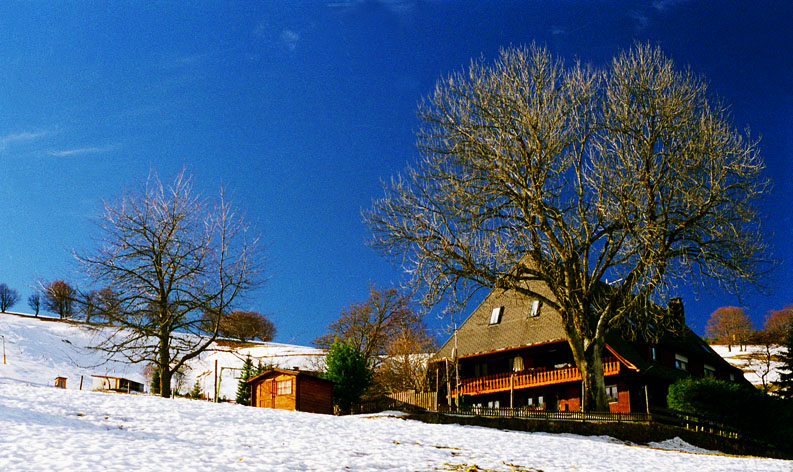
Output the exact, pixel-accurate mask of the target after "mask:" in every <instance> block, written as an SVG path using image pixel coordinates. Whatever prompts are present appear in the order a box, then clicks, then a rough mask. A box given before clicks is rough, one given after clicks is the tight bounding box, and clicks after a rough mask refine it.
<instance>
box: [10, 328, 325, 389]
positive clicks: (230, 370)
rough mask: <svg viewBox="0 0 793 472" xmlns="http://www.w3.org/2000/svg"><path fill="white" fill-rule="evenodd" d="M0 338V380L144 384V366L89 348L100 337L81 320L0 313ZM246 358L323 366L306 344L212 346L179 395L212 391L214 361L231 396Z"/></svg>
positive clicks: (86, 385) (193, 365)
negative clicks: (102, 379)
mask: <svg viewBox="0 0 793 472" xmlns="http://www.w3.org/2000/svg"><path fill="white" fill-rule="evenodd" d="M0 336H2V337H3V340H4V344H5V345H4V349H5V364H0V379H3V378H6V379H16V380H22V381H26V382H30V383H33V384H38V385H54V382H55V377H66V379H67V380H66V388H67V389H77V390H79V389H80V383H81V379H82V388H83V390H90V389H91V387H92V378H91V375H108V376H113V377H124V378H127V379H130V380H134V381H136V382H141V383H144V384H146V388H147V389H148V380H147V379H146V377H145V375H144V371H143V370H144V367H145V366H144V365H143V364H127V363H125V362H121V361H115V360H112V359H111V360H109V361H107V362H106V357H105V356H106V355H105V354H104V353H101V352H97V351H93V350H91V349H88V346H91V345H95V344H97V343H98V342H99V340H100V337H101V336H102V334H101V333H97V332H96V331H92V330H89V329H87V328H86V327H85V326H84V325H83V324H82V323H81V322H79V321H76V322H62V321H59V320H56V319H53V318H45V317H43V316H40V317H38V318H34V317H31V316H17V315H10V314H4V313H0ZM247 356H251V359H252V360H253V362H254V364H256V363H257V362H258V361H261V362H262V363H263V364H265V365H273V366H275V367H281V368H285V369H292V368H300V369H304V370H312V369H316V368H317V366H322V365H323V364H322V362H323V360H324V358H325V353H324V351H322V350H320V349H315V348H312V347H306V346H295V345H291V344H281V343H254V344H252V345H251V346H250V347H246V348H238V349H232V348H229V347H228V346H224V345H222V343H221V344H217V343H216V344H214V345H212V346H211V347H210V349H208V350H207V351H206V352H204V353H203V354H201V356H199V357H198V358H196V359H194V360H192V361H191V362H190V363H189V364H188V365H187V367H186V368H185V369H184V370H185V372H184V377H183V378H181V380H180V383H181V385H176V387H177V388H178V389H179V390H180V391H181V392H183V393H185V392H187V391H189V390H190V388H191V387H192V386H193V384H194V383H195V381H196V380H198V381H199V383H200V385H201V389H202V391H204V392H206V393H209V394H211V393H212V392H214V382H215V375H214V372H215V361H216V360H217V361H218V362H217V369H218V378H219V384H220V388H219V395H220V397H226V398H230V399H233V398H234V397H235V396H236V391H237V382H238V374H239V369H240V368H241V367H242V364H243V362H244V360H245V358H246V357H247Z"/></svg>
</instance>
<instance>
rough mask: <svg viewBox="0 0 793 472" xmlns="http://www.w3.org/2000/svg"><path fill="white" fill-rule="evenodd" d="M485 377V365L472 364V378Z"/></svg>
mask: <svg viewBox="0 0 793 472" xmlns="http://www.w3.org/2000/svg"><path fill="white" fill-rule="evenodd" d="M486 375H487V363H482V364H474V377H485V376H486Z"/></svg>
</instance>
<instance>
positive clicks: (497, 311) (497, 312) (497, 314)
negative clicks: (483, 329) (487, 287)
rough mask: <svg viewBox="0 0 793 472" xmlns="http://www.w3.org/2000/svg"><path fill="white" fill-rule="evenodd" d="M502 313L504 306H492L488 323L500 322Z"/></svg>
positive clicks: (495, 323)
mask: <svg viewBox="0 0 793 472" xmlns="http://www.w3.org/2000/svg"><path fill="white" fill-rule="evenodd" d="M502 313H504V307H503V306H498V307H496V308H493V312H492V313H491V314H490V325H491V326H492V325H497V324H499V323H501V314H502Z"/></svg>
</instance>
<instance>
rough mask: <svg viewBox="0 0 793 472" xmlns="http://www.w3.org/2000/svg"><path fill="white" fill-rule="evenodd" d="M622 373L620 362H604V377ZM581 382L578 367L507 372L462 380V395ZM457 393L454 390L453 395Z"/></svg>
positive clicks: (610, 360)
mask: <svg viewBox="0 0 793 472" xmlns="http://www.w3.org/2000/svg"><path fill="white" fill-rule="evenodd" d="M619 371H620V362H619V361H618V360H616V359H609V360H607V361H604V362H603V375H615V374H618V373H619ZM575 381H581V372H579V371H578V368H576V367H568V368H564V369H553V370H539V369H535V370H533V371H531V370H529V371H524V372H507V373H505V374H496V375H488V376H485V377H476V378H471V379H460V392H459V393H460V395H482V394H485V393H495V392H505V391H509V390H517V389H520V388H530V387H540V386H542V385H552V384H561V383H566V382H575ZM456 393H457V392H455V391H454V390H452V395H455V394H456Z"/></svg>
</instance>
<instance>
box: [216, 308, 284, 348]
mask: <svg viewBox="0 0 793 472" xmlns="http://www.w3.org/2000/svg"><path fill="white" fill-rule="evenodd" d="M216 318H217V315H216V313H215V312H206V313H204V325H205V329H208V330H212V329H213V328H214V326H215V324H216V323H217V319H216ZM275 333H276V329H275V325H274V324H273V322H272V321H270V319H269V318H267V317H266V316H265V315H263V314H261V313H257V312H255V311H242V310H234V311H232V312H231V313H228V314H226V315H223V316H222V317H221V319H220V328H219V329H218V334H219V335H221V336H224V337H227V338H235V339H239V340H240V341H247V340H249V339H259V340H261V341H272V340H273V338H275Z"/></svg>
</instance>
